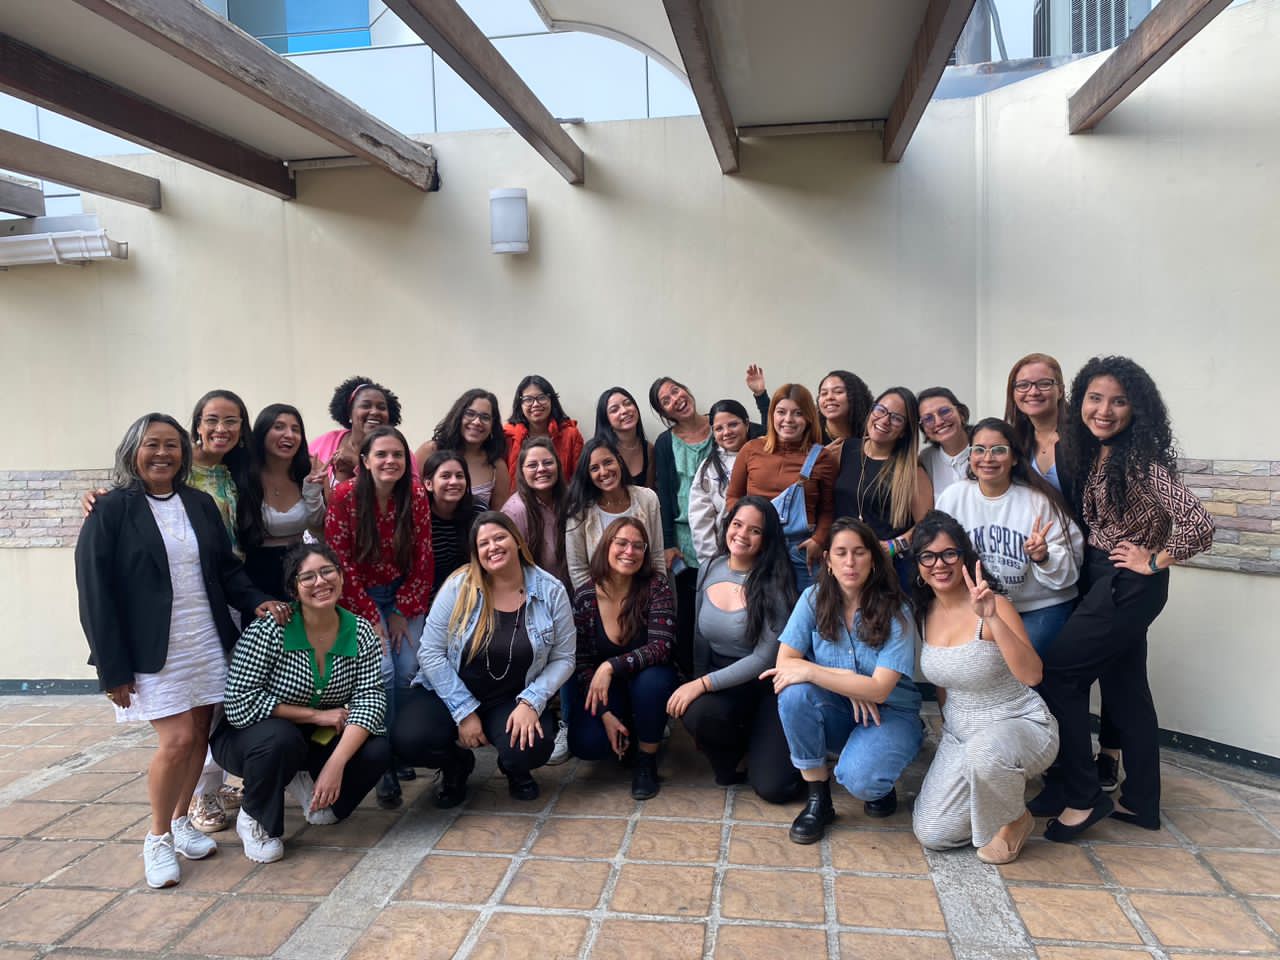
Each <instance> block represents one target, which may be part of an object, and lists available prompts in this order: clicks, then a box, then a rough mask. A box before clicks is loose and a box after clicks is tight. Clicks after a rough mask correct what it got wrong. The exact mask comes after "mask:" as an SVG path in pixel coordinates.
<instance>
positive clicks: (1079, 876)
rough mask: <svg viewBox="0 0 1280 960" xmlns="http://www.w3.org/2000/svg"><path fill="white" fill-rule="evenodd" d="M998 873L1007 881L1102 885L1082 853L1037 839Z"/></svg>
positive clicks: (1075, 849)
mask: <svg viewBox="0 0 1280 960" xmlns="http://www.w3.org/2000/svg"><path fill="white" fill-rule="evenodd" d="M1099 849H1100V848H1099ZM998 869H999V870H1000V874H1001V875H1002V876H1003V877H1004V878H1005V879H1006V880H1027V881H1030V882H1032V883H1082V884H1091V885H1096V884H1101V883H1102V875H1101V874H1100V873H1098V868H1097V867H1095V866H1094V865H1093V862H1092V861H1091V860H1090V859H1089V856H1088V854H1086V853H1085V852H1084V850H1083V849H1081V848H1080V847H1078V846H1076V845H1075V844H1073V843H1050V842H1049V841H1048V840H1044V839H1040V838H1037V837H1033V838H1032V839H1031V840H1028V841H1027V845H1026V846H1025V847H1023V848H1022V853H1020V854H1018V859H1017V860H1015V861H1013V863H1007V864H1005V865H1004V866H1002V867H999V868H998Z"/></svg>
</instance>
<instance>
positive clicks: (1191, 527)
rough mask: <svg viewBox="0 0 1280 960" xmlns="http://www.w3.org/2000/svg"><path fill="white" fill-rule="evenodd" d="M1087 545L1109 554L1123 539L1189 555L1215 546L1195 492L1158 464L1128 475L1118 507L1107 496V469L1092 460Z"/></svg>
mask: <svg viewBox="0 0 1280 960" xmlns="http://www.w3.org/2000/svg"><path fill="white" fill-rule="evenodd" d="M1084 520H1085V523H1086V524H1087V525H1088V527H1089V545H1090V546H1091V547H1096V548H1098V549H1099V550H1105V551H1107V552H1108V553H1110V552H1111V551H1112V550H1113V549H1115V545H1116V544H1117V543H1119V542H1120V541H1121V540H1128V541H1129V542H1130V543H1134V544H1137V545H1138V546H1140V547H1143V548H1145V549H1147V550H1153V551H1159V550H1166V551H1168V553H1169V556H1170V557H1171V558H1172V559H1173V560H1187V559H1190V558H1191V557H1194V556H1195V555H1196V554H1197V553H1201V552H1202V551H1205V550H1208V549H1209V548H1210V547H1211V546H1213V518H1212V517H1211V516H1209V513H1208V511H1207V510H1205V508H1204V505H1203V504H1202V503H1201V502H1200V501H1199V499H1197V497H1196V495H1195V494H1193V493H1192V492H1191V491H1190V490H1188V489H1187V488H1186V487H1185V486H1183V484H1182V481H1181V480H1179V479H1178V478H1177V477H1176V476H1174V475H1173V474H1171V473H1170V472H1169V471H1168V470H1166V469H1165V468H1164V467H1162V466H1160V464H1157V463H1153V464H1151V465H1150V466H1149V467H1147V475H1146V477H1144V478H1141V479H1139V480H1137V481H1135V480H1133V479H1130V481H1129V483H1128V484H1127V485H1126V487H1125V498H1124V505H1123V507H1122V508H1120V509H1116V506H1115V505H1114V504H1112V503H1111V501H1110V500H1109V499H1108V498H1107V479H1106V473H1105V472H1104V471H1103V470H1102V467H1101V464H1094V467H1093V469H1092V470H1090V471H1089V479H1088V480H1087V481H1085V487H1084Z"/></svg>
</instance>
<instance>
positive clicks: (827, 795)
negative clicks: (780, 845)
mask: <svg viewBox="0 0 1280 960" xmlns="http://www.w3.org/2000/svg"><path fill="white" fill-rule="evenodd" d="M805 787H806V788H808V791H809V799H808V801H807V802H806V803H805V805H804V809H803V810H801V811H800V813H799V814H798V815H797V816H796V818H795V820H793V821H792V822H791V832H790V834H788V835H789V836H790V837H791V842H792V843H804V844H808V843H817V842H818V841H819V840H821V839H822V835H823V834H824V833H826V832H827V824H829V823H830V822H831V821H832V820H834V819H835V818H836V808H835V807H834V806H833V805H832V803H831V781H830V780H817V781H813V782H809V783H806V784H805Z"/></svg>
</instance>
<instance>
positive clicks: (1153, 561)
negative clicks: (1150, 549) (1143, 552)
mask: <svg viewBox="0 0 1280 960" xmlns="http://www.w3.org/2000/svg"><path fill="white" fill-rule="evenodd" d="M1159 555H1160V554H1159V553H1153V554H1151V560H1150V561H1149V562H1148V566H1150V567H1151V572H1152V573H1159V572H1160V564H1158V563H1156V557H1158V556H1159Z"/></svg>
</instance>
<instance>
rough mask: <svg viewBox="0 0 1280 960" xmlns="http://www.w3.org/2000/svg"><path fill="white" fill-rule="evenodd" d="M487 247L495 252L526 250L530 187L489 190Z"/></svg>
mask: <svg viewBox="0 0 1280 960" xmlns="http://www.w3.org/2000/svg"><path fill="white" fill-rule="evenodd" d="M489 247H490V248H491V249H492V251H493V252H494V253H528V252H529V191H528V190H526V189H524V187H512V188H507V189H504V190H490V191H489Z"/></svg>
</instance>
